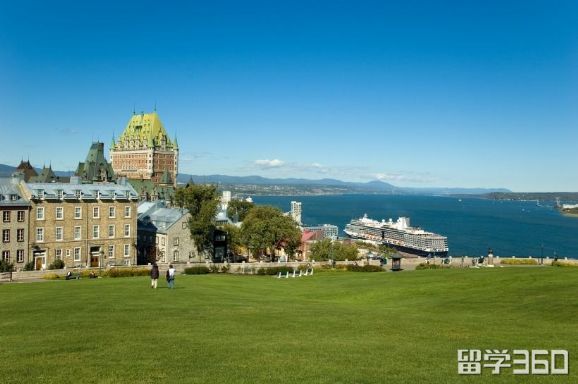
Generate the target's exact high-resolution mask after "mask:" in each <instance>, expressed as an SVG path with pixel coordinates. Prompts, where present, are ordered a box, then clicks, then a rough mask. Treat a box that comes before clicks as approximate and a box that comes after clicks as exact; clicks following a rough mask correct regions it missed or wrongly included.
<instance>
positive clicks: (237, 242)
mask: <svg viewBox="0 0 578 384" xmlns="http://www.w3.org/2000/svg"><path fill="white" fill-rule="evenodd" d="M223 230H224V231H225V232H227V246H228V248H229V250H230V251H231V252H233V253H234V254H235V255H239V254H240V253H241V251H242V248H243V245H242V244H241V229H240V228H239V227H237V226H235V225H233V224H225V225H224V226H223Z"/></svg>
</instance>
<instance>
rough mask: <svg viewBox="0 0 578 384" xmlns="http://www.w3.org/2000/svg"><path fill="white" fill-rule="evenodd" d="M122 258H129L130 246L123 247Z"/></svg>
mask: <svg viewBox="0 0 578 384" xmlns="http://www.w3.org/2000/svg"><path fill="white" fill-rule="evenodd" d="M124 257H130V244H125V245H124Z"/></svg>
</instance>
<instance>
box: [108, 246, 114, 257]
mask: <svg viewBox="0 0 578 384" xmlns="http://www.w3.org/2000/svg"><path fill="white" fill-rule="evenodd" d="M108 258H109V259H114V245H109V246H108Z"/></svg>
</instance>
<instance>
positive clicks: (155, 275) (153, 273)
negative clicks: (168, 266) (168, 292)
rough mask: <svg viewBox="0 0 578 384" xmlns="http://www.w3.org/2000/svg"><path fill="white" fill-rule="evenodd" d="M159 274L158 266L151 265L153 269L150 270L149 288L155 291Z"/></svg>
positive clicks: (155, 264)
mask: <svg viewBox="0 0 578 384" xmlns="http://www.w3.org/2000/svg"><path fill="white" fill-rule="evenodd" d="M159 274H160V273H159V266H158V265H157V263H153V267H152V268H151V288H154V289H157V282H158V281H159Z"/></svg>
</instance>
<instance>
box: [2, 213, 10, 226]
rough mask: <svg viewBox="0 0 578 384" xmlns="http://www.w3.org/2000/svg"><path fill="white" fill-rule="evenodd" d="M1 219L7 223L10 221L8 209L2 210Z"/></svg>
mask: <svg viewBox="0 0 578 384" xmlns="http://www.w3.org/2000/svg"><path fill="white" fill-rule="evenodd" d="M2 221H3V222H5V223H9V222H10V211H4V212H2Z"/></svg>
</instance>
